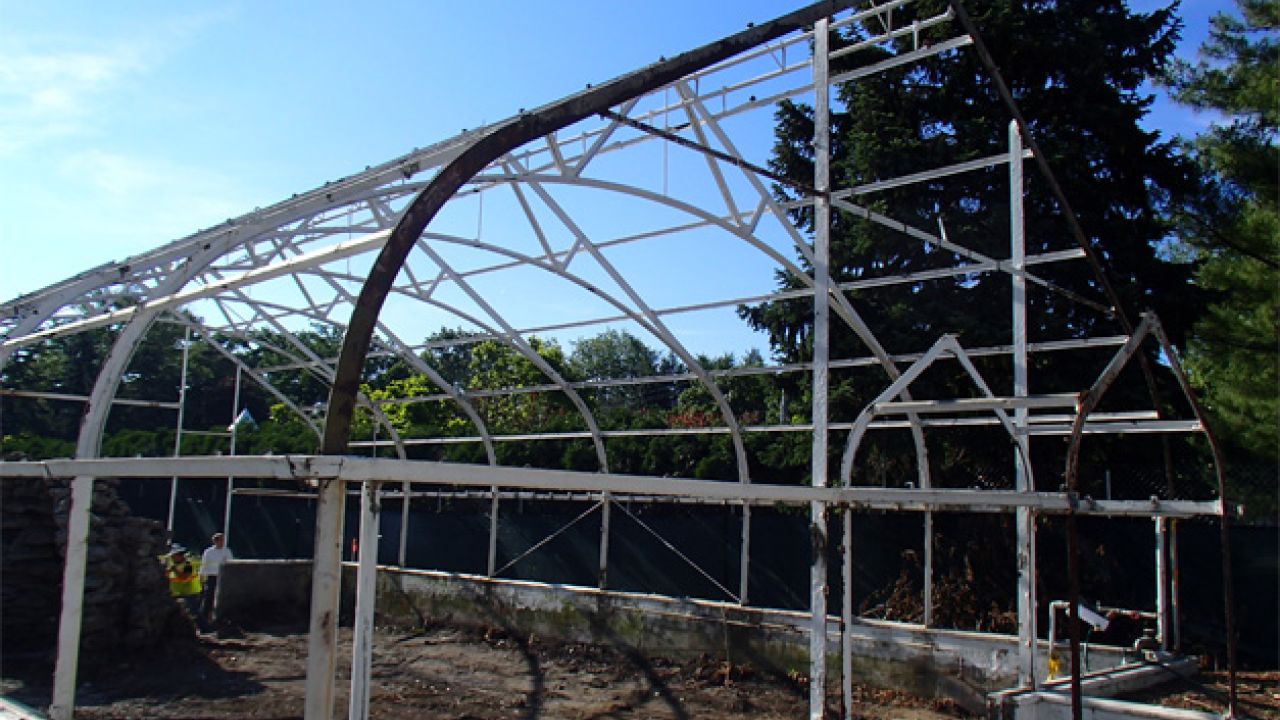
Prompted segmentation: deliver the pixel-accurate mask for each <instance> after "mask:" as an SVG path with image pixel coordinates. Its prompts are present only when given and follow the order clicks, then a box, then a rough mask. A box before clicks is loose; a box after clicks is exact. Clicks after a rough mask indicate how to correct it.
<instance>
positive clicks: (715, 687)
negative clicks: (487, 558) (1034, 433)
mask: <svg viewBox="0 0 1280 720" xmlns="http://www.w3.org/2000/svg"><path fill="white" fill-rule="evenodd" d="M339 640H340V643H341V645H342V648H343V653H344V654H343V657H347V658H349V657H350V654H349V653H350V642H351V632H350V630H349V629H346V628H344V629H342V630H341V631H340V638H339ZM306 645H307V638H306V635H305V634H303V633H300V632H279V633H271V632H251V633H234V634H227V633H224V634H223V636H222V637H216V636H213V635H203V636H201V637H199V638H198V639H196V640H175V641H172V642H170V643H169V644H168V645H166V646H165V647H163V648H161V649H159V650H156V651H154V652H152V653H150V654H147V655H143V656H130V657H119V658H112V659H110V661H109V662H108V663H106V664H101V662H100V661H101V660H102V659H101V658H95V660H98V661H99V664H97V666H96V667H94V668H92V669H88V670H87V671H82V673H81V681H82V682H81V686H80V689H79V690H78V693H77V701H76V706H77V710H76V717H77V718H83V719H85V720H108V719H110V720H117V719H124V718H129V719H130V720H134V719H142V718H173V719H174V720H178V719H184V720H195V719H196V718H200V719H208V720H215V719H216V720H222V719H224V718H225V719H228V720H229V719H231V718H257V719H260V720H261V719H266V718H270V719H272V720H285V719H286V718H299V719H300V718H302V712H303V703H304V697H305V684H306ZM345 662H349V661H345ZM43 664H44V663H35V662H18V663H15V662H14V659H12V658H11V659H10V660H9V662H6V663H5V667H4V668H3V673H2V674H3V677H4V679H3V680H0V691H3V693H4V694H6V695H8V696H10V697H13V698H14V699H16V700H19V701H20V702H23V703H26V704H27V705H30V706H32V707H37V708H43V707H44V706H46V705H47V704H48V699H49V688H48V683H49V677H50V675H49V672H50V670H49V668H47V667H44V668H39V667H37V666H40V665H43ZM15 665H18V667H15ZM348 670H349V668H341V667H340V668H339V678H338V681H337V695H338V700H337V705H338V707H339V708H340V710H339V713H338V714H339V715H340V716H342V717H346V712H345V711H346V707H347V702H348V690H349V680H348V678H349V674H348ZM373 678H374V687H375V689H374V691H373V701H372V703H371V705H370V716H371V717H373V718H406V719H414V720H416V719H426V718H453V719H457V720H462V719H464V718H469V719H475V720H479V719H482V718H483V719H485V720H488V719H489V718H526V719H528V720H533V719H535V718H536V719H538V720H550V719H553V718H556V719H559V718H565V719H568V718H574V719H586V718H600V719H603V718H617V719H621V718H679V719H683V718H708V717H710V718H743V719H745V718H756V719H760V720H782V719H783V718H787V719H790V718H803V717H806V716H807V706H808V688H807V686H806V685H805V679H804V678H802V677H787V676H770V675H765V674H763V673H760V672H757V671H755V670H753V669H752V668H750V667H745V666H733V667H726V666H725V665H724V664H722V663H719V662H717V661H711V660H706V659H704V660H701V661H698V660H693V661H685V662H674V661H669V660H662V659H657V658H646V657H641V656H639V655H638V654H636V653H634V652H630V653H629V652H625V651H619V650H616V649H613V648H608V647H600V646H591V645H582V644H564V643H550V642H544V641H542V640H540V639H538V638H536V637H534V638H526V639H522V638H512V637H508V636H506V635H505V634H503V633H501V632H498V631H492V630H491V631H488V632H484V631H480V630H475V631H471V630H459V629H452V628H438V629H432V630H428V631H425V632H420V633H403V632H393V631H390V630H379V631H378V634H377V637H376V639H375V650H374V656H373ZM833 689H834V688H833ZM858 697H859V699H860V701H861V702H862V703H863V705H864V706H865V707H862V708H860V709H859V711H858V716H859V717H864V718H876V719H881V718H903V719H905V720H943V719H945V718H956V717H964V715H963V714H962V713H961V712H960V711H959V710H958V709H957V708H955V707H954V706H953V705H952V704H951V703H950V702H947V701H938V700H921V699H919V698H913V697H910V696H908V695H905V694H902V693H895V692H891V691H881V690H870V689H865V688H864V689H860V690H859V691H858ZM832 701H833V702H835V698H834V697H833V698H832ZM831 710H832V712H834V711H835V707H834V706H833V707H832V708H831ZM832 717H835V715H832Z"/></svg>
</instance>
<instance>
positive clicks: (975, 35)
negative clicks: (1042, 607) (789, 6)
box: [948, 0, 1236, 720]
mask: <svg viewBox="0 0 1280 720" xmlns="http://www.w3.org/2000/svg"><path fill="white" fill-rule="evenodd" d="M948 1H949V5H950V6H951V8H952V9H953V10H955V12H956V16H957V18H958V19H959V21H960V25H961V27H962V28H963V29H964V32H965V33H966V34H967V35H968V36H969V37H970V38H972V39H973V43H974V47H975V49H976V50H977V52H978V58H979V59H980V60H981V62H982V64H983V65H984V66H985V67H986V69H987V72H988V73H989V74H990V76H991V79H992V82H993V83H994V84H995V87H996V91H997V93H998V94H999V95H1000V99H1001V100H1002V101H1003V102H1004V104H1005V107H1006V108H1007V109H1008V110H1009V112H1010V114H1011V115H1012V116H1013V117H1014V119H1015V120H1016V121H1017V123H1018V126H1019V128H1020V130H1021V135H1022V137H1023V140H1024V141H1025V143H1026V145H1027V147H1028V148H1030V149H1031V151H1032V153H1033V155H1034V157H1035V161H1036V166H1037V168H1038V169H1039V171H1040V174H1041V175H1042V176H1043V178H1044V180H1045V182H1046V183H1047V184H1048V186H1049V190H1050V192H1051V193H1052V195H1053V197H1054V199H1055V200H1056V201H1057V203H1058V206H1059V207H1060V208H1061V209H1062V214H1063V216H1064V218H1065V219H1066V222H1067V226H1068V228H1069V229H1070V231H1071V235H1072V237H1073V238H1074V239H1075V241H1076V244H1077V245H1078V246H1079V247H1080V249H1081V250H1082V251H1083V252H1084V254H1085V258H1086V259H1087V261H1088V262H1089V266H1090V268H1091V269H1092V270H1093V273H1094V276H1095V277H1096V278H1097V280H1098V283H1099V284H1100V285H1101V286H1102V289H1103V292H1104V293H1105V295H1106V298H1107V301H1108V302H1110V303H1111V305H1112V311H1111V312H1110V313H1108V315H1110V316H1112V317H1115V318H1116V320H1118V322H1119V323H1120V327H1121V329H1122V330H1124V332H1125V333H1127V334H1129V335H1133V334H1135V330H1134V326H1133V323H1132V321H1130V320H1129V317H1128V315H1127V314H1126V313H1125V311H1124V307H1123V304H1122V303H1121V302H1120V296H1119V294H1118V293H1117V292H1116V290H1115V287H1114V285H1112V283H1111V281H1110V279H1109V278H1108V277H1107V274H1106V271H1105V270H1104V268H1103V266H1102V262H1101V261H1100V259H1099V258H1098V255H1097V253H1096V252H1095V251H1094V249H1093V247H1092V245H1091V244H1090V243H1089V239H1088V236H1087V235H1086V234H1085V232H1084V228H1083V226H1081V224H1080V219H1079V218H1078V217H1077V216H1076V214H1075V211H1074V210H1073V209H1072V207H1071V202H1070V201H1069V200H1068V199H1067V195H1066V193H1065V192H1064V191H1063V189H1062V186H1061V184H1060V183H1059V182H1058V179H1057V176H1056V175H1055V173H1054V172H1053V168H1052V167H1051V166H1050V165H1049V161H1048V159H1047V158H1046V157H1045V155H1044V153H1042V152H1041V151H1040V147H1039V143H1038V142H1037V141H1036V139H1035V136H1034V135H1033V134H1032V133H1031V128H1030V125H1028V124H1027V122H1026V119H1025V118H1024V117H1023V115H1022V110H1021V109H1020V108H1019V107H1018V103H1017V101H1016V100H1015V99H1014V97H1013V93H1011V92H1010V91H1009V86H1008V84H1007V83H1006V82H1005V80H1004V76H1003V74H1002V73H1001V72H1000V67H999V66H998V65H997V64H996V62H995V59H994V58H993V57H992V55H991V53H990V51H989V50H988V49H987V47H986V43H985V42H983V40H982V36H981V34H980V33H979V32H978V30H977V27H976V26H975V25H974V23H973V20H972V19H971V18H970V17H969V14H968V13H967V12H966V11H965V9H964V3H963V2H961V0H948ZM1166 344H1168V343H1166ZM1169 347H1172V345H1169ZM1138 363H1139V365H1140V367H1141V369H1142V376H1143V379H1144V380H1145V381H1146V385H1147V392H1148V393H1149V394H1150V396H1151V403H1152V405H1153V406H1154V407H1155V408H1156V409H1157V410H1159V408H1160V407H1161V405H1162V404H1163V403H1162V401H1161V397H1160V395H1161V393H1160V389H1159V386H1158V385H1157V383H1156V378H1155V371H1154V369H1153V368H1152V365H1151V362H1150V360H1149V359H1148V358H1147V357H1146V356H1145V355H1143V354H1139V356H1138ZM1175 366H1176V363H1175ZM1175 372H1177V373H1179V374H1180V373H1181V369H1180V368H1178V369H1177V370H1176V371H1175ZM1183 393H1184V394H1186V395H1187V397H1188V399H1189V400H1191V402H1192V405H1193V406H1196V401H1195V400H1194V397H1195V395H1194V393H1192V392H1191V391H1190V386H1189V385H1187V384H1186V383H1183ZM1196 409H1197V415H1198V416H1199V415H1200V413H1199V408H1198V407H1197V408H1196ZM1201 420H1202V421H1203V418H1201ZM1205 434H1206V436H1208V437H1209V438H1210V445H1211V447H1213V446H1214V443H1215V440H1214V439H1213V434H1212V433H1211V432H1209V430H1208V425H1207V424H1206V425H1205ZM1165 443H1166V444H1165V474H1166V476H1167V477H1170V478H1172V475H1173V468H1172V465H1171V459H1170V452H1169V448H1168V445H1167V440H1166V441H1165ZM1214 452H1215V463H1216V466H1217V471H1218V473H1219V486H1220V490H1221V491H1225V488H1226V485H1225V478H1223V476H1222V472H1223V471H1222V464H1221V462H1220V460H1221V456H1220V454H1219V453H1217V448H1216V447H1214ZM1222 497H1223V498H1224V500H1225V495H1222ZM1224 507H1225V506H1224ZM1222 518H1223V520H1222V526H1223V530H1222V534H1223V541H1224V544H1223V552H1224V554H1225V555H1226V556H1227V557H1228V558H1229V556H1230V549H1229V547H1228V541H1227V536H1228V534H1229V533H1228V531H1227V530H1226V526H1227V522H1228V521H1227V519H1226V518H1227V513H1226V512H1225V510H1224V512H1223V514H1222ZM1074 528H1075V520H1074V519H1073V518H1068V529H1069V532H1070V531H1074ZM1224 572H1225V573H1227V574H1229V573H1230V568H1229V566H1227V565H1224ZM1224 592H1225V593H1226V594H1227V595H1230V594H1231V592H1232V591H1231V590H1230V584H1225V585H1224ZM1073 612H1074V606H1073ZM1232 612H1233V610H1232V608H1231V607H1230V606H1228V607H1227V608H1226V613H1227V615H1228V617H1230V615H1231V613H1232ZM1228 624H1231V623H1228ZM1072 630H1073V632H1074V631H1075V630H1076V628H1075V624H1074V623H1073V624H1072ZM1234 642H1235V639H1234V637H1231V638H1228V655H1230V656H1231V658H1229V663H1228V664H1229V665H1230V668H1229V674H1230V683H1229V684H1230V693H1229V695H1230V709H1229V712H1230V713H1231V714H1234V713H1235V704H1236V687H1235V663H1234V653H1235V648H1234ZM1077 686H1078V683H1077V682H1075V681H1074V680H1073V683H1072V687H1073V695H1074V694H1077V693H1076V690H1078V687H1077ZM1071 710H1072V716H1073V718H1074V720H1080V716H1081V713H1082V712H1083V710H1082V709H1081V707H1080V703H1079V702H1077V701H1075V699H1074V698H1073V702H1072V706H1071Z"/></svg>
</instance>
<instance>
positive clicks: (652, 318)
mask: <svg viewBox="0 0 1280 720" xmlns="http://www.w3.org/2000/svg"><path fill="white" fill-rule="evenodd" d="M526 182H527V183H528V185H529V186H530V187H531V188H533V190H534V192H535V193H537V194H538V197H539V198H541V200H542V202H543V203H544V204H545V205H546V206H547V207H548V208H549V209H550V210H551V211H552V212H553V213H554V214H555V215H556V217H557V218H558V219H559V220H560V222H561V223H562V224H563V225H564V226H565V228H567V229H568V230H569V232H570V233H571V234H572V235H573V237H574V238H575V240H576V242H575V246H577V247H581V248H583V249H584V250H585V251H586V252H587V253H588V254H589V255H591V258H592V259H593V260H595V262H596V265H598V266H599V267H600V268H601V269H603V270H604V271H605V273H606V274H607V275H608V276H609V277H610V278H611V279H612V280H613V282H614V283H615V284H616V285H617V286H618V287H619V288H621V289H622V291H623V292H624V293H625V294H626V296H627V298H628V299H629V300H630V301H631V305H632V306H633V307H635V308H636V309H637V310H638V311H639V314H640V315H641V316H642V317H643V318H644V320H645V323H644V326H645V327H646V329H648V330H649V332H651V333H653V335H654V336H655V337H657V338H658V339H660V340H662V342H663V343H664V344H665V345H666V346H667V347H668V348H669V349H670V350H671V352H673V353H675V354H676V356H677V357H679V358H680V360H681V361H682V362H683V363H684V364H685V367H686V368H688V369H689V371H690V372H692V373H693V374H694V375H695V376H697V377H698V379H699V380H700V381H701V382H702V383H703V384H704V385H705V386H706V388H707V391H708V392H709V393H710V394H711V397H712V399H714V400H715V402H716V405H717V406H718V407H719V409H720V412H721V414H722V416H723V417H724V419H725V424H726V425H727V426H728V428H729V434H730V437H731V439H732V442H733V449H734V454H735V457H736V460H737V466H738V482H740V483H750V482H751V476H750V465H749V463H748V461H747V449H746V444H745V443H744V442H743V440H742V431H741V430H740V429H739V427H738V420H737V417H736V416H735V415H734V412H733V408H731V407H730V406H729V401H728V399H727V398H726V397H725V396H724V393H723V392H721V391H720V387H719V385H717V384H716V383H715V382H714V381H712V379H711V377H710V376H709V375H707V372H706V370H705V369H704V368H703V367H702V364H701V363H700V362H699V361H698V359H697V358H696V357H694V355H693V354H692V353H690V352H689V351H688V349H686V348H685V347H684V344H683V343H681V342H680V340H679V339H678V338H676V336H675V335H674V334H672V333H671V331H670V330H669V329H668V328H667V326H666V324H665V323H663V322H662V319H661V318H659V317H658V316H657V315H656V314H655V313H654V312H653V310H652V309H650V307H649V305H648V303H646V302H645V300H644V298H642V297H641V296H640V294H639V293H638V292H636V291H635V289H634V288H632V287H631V284H630V283H628V282H627V280H626V278H625V277H623V275H622V273H620V272H618V270H617V268H615V267H614V266H613V263H612V262H610V261H609V260H608V258H606V257H605V256H604V253H603V252H601V250H600V249H599V248H598V247H596V245H595V244H594V243H593V242H591V238H589V237H587V235H586V233H585V232H583V231H582V229H581V228H580V227H578V225H577V223H575V222H574V221H573V218H571V217H570V216H569V214H568V213H567V212H566V211H565V210H564V208H563V207H562V206H561V205H560V204H559V203H558V202H556V201H555V198H553V197H551V195H550V193H548V192H547V191H546V189H545V188H544V187H542V184H541V183H539V182H537V181H535V180H527V181H526ZM566 265H567V260H566ZM605 469H606V470H607V468H605ZM611 509H612V503H610V502H606V503H605V504H604V507H603V508H602V517H601V524H600V586H601V589H603V588H604V587H605V586H606V579H607V573H608V549H609V524H610V523H609V521H610V513H611ZM749 552H750V514H749V512H747V511H745V510H744V514H743V541H742V545H741V548H740V553H741V554H740V565H739V568H740V570H739V572H740V578H739V583H740V592H739V595H738V597H739V601H740V602H745V598H746V596H747V578H748V573H749V570H750V556H749V554H748V553H749Z"/></svg>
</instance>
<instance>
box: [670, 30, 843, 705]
mask: <svg viewBox="0 0 1280 720" xmlns="http://www.w3.org/2000/svg"><path fill="white" fill-rule="evenodd" d="M827 28H828V21H827V18H825V17H824V18H819V19H818V21H817V22H816V23H814V27H813V157H814V163H813V185H814V190H815V191H816V192H815V193H814V194H813V348H812V352H813V363H812V364H813V381H812V382H813V385H812V388H813V389H812V395H813V397H812V400H811V403H812V405H811V408H810V413H811V418H812V422H813V436H812V443H811V445H810V471H809V479H810V484H812V485H813V486H814V487H819V488H825V487H826V486H827V482H828V478H827V443H828V441H829V436H828V431H827V423H828V421H829V420H830V418H829V416H828V415H829V407H828V404H827V401H828V399H829V398H828V395H829V392H828V389H829V386H830V367H829V366H828V363H829V361H830V359H831V305H830V302H831V272H830V267H831V198H830V196H829V195H827V193H828V191H829V190H830V189H831V172H830V170H831V122H830V118H831V103H830V99H829V91H830V85H829V84H828V77H827V76H828V62H827V60H828V54H829V52H830V51H829V49H828V46H827V43H828V39H829V32H828V29H827ZM680 94H681V96H682V97H684V96H686V95H688V88H687V86H686V87H681V88H680ZM693 117H694V116H693V114H692V113H690V118H693ZM716 129H717V130H719V127H718V126H716ZM726 147H728V146H727V145H726ZM757 182H758V180H757ZM827 520H828V518H827V505H826V504H825V503H821V502H814V503H810V504H809V547H810V558H809V613H810V615H811V617H810V620H809V720H823V718H824V717H825V716H826V703H827V590H828V588H827V548H828V547H829V542H830V533H829V528H828V527H827ZM846 675H847V673H846ZM843 684H847V681H846V682H845V683H843ZM846 702H847V701H846Z"/></svg>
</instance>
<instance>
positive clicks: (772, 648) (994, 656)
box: [218, 560, 1119, 710]
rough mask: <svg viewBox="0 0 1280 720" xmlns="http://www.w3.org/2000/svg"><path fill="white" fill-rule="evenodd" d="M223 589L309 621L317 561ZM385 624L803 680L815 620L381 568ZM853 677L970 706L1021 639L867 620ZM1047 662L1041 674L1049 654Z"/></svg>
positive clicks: (1011, 667) (250, 611)
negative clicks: (558, 643)
mask: <svg viewBox="0 0 1280 720" xmlns="http://www.w3.org/2000/svg"><path fill="white" fill-rule="evenodd" d="M223 572H224V577H223V581H222V582H221V583H219V586H218V590H219V607H220V611H221V612H222V614H223V616H224V617H226V618H228V619H229V620H231V621H233V622H236V623H238V624H241V625H243V626H245V627H253V626H255V625H259V626H260V625H263V624H270V623H286V622H292V623H295V624H303V625H305V622H306V617H307V611H308V605H309V602H310V587H311V563H310V561H306V560H301V561H299V560H267V561H243V560H240V561H233V562H231V563H228V564H227V566H226V568H225V569H224V571H223ZM354 579H355V566H354V565H351V564H346V565H344V574H343V603H342V608H343V609H342V613H341V614H342V617H343V619H344V622H349V619H350V616H351V609H352V606H353V604H354V603H353V599H354V595H353V592H354V591H353V590H352V588H353V587H354ZM377 582H378V601H377V622H378V624H389V625H403V626H411V627H423V626H430V625H439V624H447V625H459V626H470V627H495V628H502V629H504V630H506V631H508V632H513V633H518V634H524V635H527V634H534V635H539V636H543V637H547V638H554V639H558V640H565V641H577V642H591V643H601V644H609V645H613V646H615V647H617V648H618V649H620V650H621V651H623V652H628V653H641V654H652V655H661V656H666V657H677V658H678V657H691V656H699V655H703V654H707V655H711V656H714V657H720V658H723V659H727V660H729V661H731V662H733V663H738V664H745V663H750V664H751V665H753V666H755V667H757V668H759V669H761V670H763V671H766V672H776V673H781V674H787V673H791V672H796V673H799V674H802V675H807V674H808V671H809V652H808V628H809V621H810V618H809V616H808V615H807V614H805V613H801V612H791V611H782V610H769V609H762V608H748V607H739V606H737V605H732V604H728V603H720V602H711V601H704V600H691V599H682V598H671V597H666V596H660V595H645V594H637V593H622V592H602V591H600V590H596V589H593V588H584V587H575V586H564V585H551V584H546V583H537V582H526V581H518V580H495V579H490V578H486V577H480V576H474V575H461V574H454V573H443V572H435V571H424V570H403V569H398V568H389V567H380V568H379V569H378V580H377ZM839 626H840V623H839V621H838V619H836V618H832V619H831V622H830V625H829V627H830V632H829V635H828V644H827V653H828V655H827V662H828V666H829V668H830V671H831V672H832V675H833V677H838V675H839V670H840V635H839ZM852 635H853V654H854V659H853V672H854V676H855V678H856V679H857V681H858V682H860V683H863V684H866V685H871V686H879V687H886V688H898V689H905V690H910V691H912V692H915V693H917V694H921V695H925V696H940V697H951V698H954V699H956V700H958V701H960V702H961V703H962V704H964V705H966V706H969V707H971V708H973V709H975V710H981V709H982V708H984V707H985V705H986V695H987V693H989V692H992V691H995V690H1000V689H1003V688H1007V687H1009V686H1011V685H1013V684H1014V683H1015V682H1016V676H1017V668H1016V645H1015V643H1016V638H1014V637H1012V636H1002V635H991V634H987V633H973V632H958V631H948V630H926V629H924V628H921V627H915V626H909V625H902V624H898V623H887V622H877V621H872V620H860V621H858V622H857V623H856V624H855V625H854V627H853V632H852ZM1089 660H1090V662H1089V665H1091V666H1093V665H1099V666H1101V665H1107V664H1110V665H1115V664H1118V661H1119V653H1118V652H1116V651H1115V650H1110V649H1105V648H1096V647H1095V648H1091V650H1090V655H1089ZM1040 667H1044V664H1043V659H1042V662H1041V665H1040Z"/></svg>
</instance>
